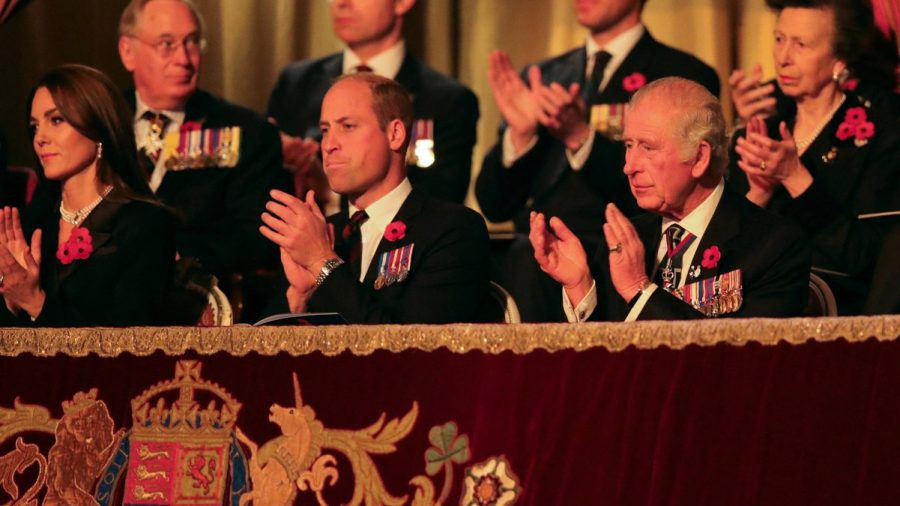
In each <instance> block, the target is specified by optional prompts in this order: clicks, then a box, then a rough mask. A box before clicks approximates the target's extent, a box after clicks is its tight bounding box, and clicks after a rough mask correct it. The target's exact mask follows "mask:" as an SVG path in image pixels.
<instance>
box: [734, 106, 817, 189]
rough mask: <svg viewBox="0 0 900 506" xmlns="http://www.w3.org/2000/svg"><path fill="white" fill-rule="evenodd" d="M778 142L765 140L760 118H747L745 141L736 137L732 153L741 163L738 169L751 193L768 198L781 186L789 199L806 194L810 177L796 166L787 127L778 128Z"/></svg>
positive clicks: (768, 138)
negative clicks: (744, 177)
mask: <svg viewBox="0 0 900 506" xmlns="http://www.w3.org/2000/svg"><path fill="white" fill-rule="evenodd" d="M778 130H779V132H780V133H781V140H780V141H779V140H775V139H772V138H771V137H769V136H768V134H767V132H766V126H765V122H763V120H762V119H761V118H756V117H754V118H751V122H750V124H748V127H747V135H746V137H739V138H738V140H737V146H736V147H735V150H736V151H737V153H738V155H740V157H741V159H740V160H738V167H740V169H741V170H743V171H744V173H746V174H747V177H748V179H749V178H753V180H752V181H751V185H755V187H754V186H751V193H750V194H748V196H749V195H751V194H753V192H754V191H759V192H762V191H768V192H769V195H771V192H772V191H774V188H775V187H777V185H779V184H780V185H783V186H784V187H785V189H786V190H787V191H788V193H790V194H791V196H792V197H796V196H798V195H800V194H801V193H803V192H804V191H806V189H807V188H809V185H810V184H812V176H811V175H810V173H809V171H807V170H806V168H805V167H804V166H803V164H802V163H801V162H800V156H799V154H798V153H797V144H796V142H795V141H794V136H793V135H792V134H791V130H790V129H789V128H788V127H787V124H786V123H785V122H784V121H782V122H781V123H779V125H778Z"/></svg>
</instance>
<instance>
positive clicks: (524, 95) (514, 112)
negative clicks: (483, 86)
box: [488, 51, 540, 151]
mask: <svg viewBox="0 0 900 506" xmlns="http://www.w3.org/2000/svg"><path fill="white" fill-rule="evenodd" d="M488 83H489V84H490V86H491V91H492V92H493V95H494V101H495V102H496V103H497V108H498V109H499V110H500V114H501V115H503V120H504V121H505V122H506V125H507V128H508V130H509V133H510V135H511V137H512V141H513V145H514V146H515V148H516V150H517V151H519V150H521V149H523V148H524V147H525V146H526V145H527V144H528V143H529V142H530V141H531V139H532V138H533V137H534V136H535V135H537V128H538V114H540V107H539V106H538V103H537V99H536V98H535V96H534V94H533V93H532V90H531V89H530V88H528V86H527V85H526V84H525V83H524V82H523V81H522V78H520V77H519V74H517V73H516V71H515V69H513V66H512V62H511V61H510V59H509V55H508V54H506V53H504V52H503V51H493V52H492V53H491V54H490V55H489V56H488Z"/></svg>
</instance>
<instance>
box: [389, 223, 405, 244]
mask: <svg viewBox="0 0 900 506" xmlns="http://www.w3.org/2000/svg"><path fill="white" fill-rule="evenodd" d="M404 237H406V223H403V222H402V221H400V220H397V221H395V222H393V223H391V224H390V225H388V226H387V227H386V228H385V229H384V238H385V239H387V240H388V241H390V242H394V241H399V240H400V239H403V238H404Z"/></svg>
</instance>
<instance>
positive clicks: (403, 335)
mask: <svg viewBox="0 0 900 506" xmlns="http://www.w3.org/2000/svg"><path fill="white" fill-rule="evenodd" d="M898 337H900V316H869V317H862V316H859V317H844V318H793V319H768V318H759V319H748V320H707V321H701V322H696V321H693V322H688V321H685V322H662V321H655V322H635V323H580V324H567V323H547V324H530V325H524V324H523V325H505V324H486V325H471V324H457V325H350V326H326V327H259V328H254V327H215V328H199V327H156V328H153V327H131V328H68V329H32V328H0V356H16V355H21V354H24V353H30V354H33V355H38V356H51V355H55V354H58V353H61V354H64V355H71V356H77V357H81V356H85V355H87V354H89V353H94V354H97V355H99V356H101V357H114V356H117V355H119V354H122V353H131V354H134V355H141V356H143V355H150V354H151V353H154V352H156V351H157V350H161V351H163V352H164V353H165V354H167V355H182V354H184V353H185V352H187V351H189V350H193V351H196V352H198V353H200V354H203V355H211V354H213V353H217V352H226V353H229V354H231V355H237V356H243V355H246V354H248V353H251V352H254V353H259V354H260V355H275V354H276V353H280V352H286V353H289V354H291V355H293V356H297V355H306V354H310V353H314V352H320V353H322V354H325V355H337V354H339V353H343V352H345V351H347V352H350V353H352V354H354V355H369V354H371V353H373V352H375V351H377V350H387V351H391V352H401V351H404V350H410V349H413V350H424V351H433V350H436V349H438V348H442V347H443V348H447V349H449V350H450V351H452V352H454V353H466V352H469V351H475V350H478V351H483V352H486V353H491V354H497V353H501V352H504V351H512V352H513V353H519V354H522V353H529V352H531V351H534V350H538V349H544V350H548V351H561V350H576V351H582V350H587V349H590V348H597V347H599V348H605V349H607V350H609V351H621V350H624V349H625V348H627V347H629V346H634V347H636V348H639V349H652V348H659V347H667V348H672V349H682V348H684V347H685V346H688V345H692V344H693V345H699V346H713V345H716V344H720V343H725V344H731V345H735V346H743V345H744V344H747V343H750V342H755V343H760V344H763V345H774V344H777V343H779V342H787V343H791V344H800V343H804V342H806V341H809V340H813V341H819V342H826V341H834V340H837V339H841V338H843V339H845V340H847V341H850V342H858V341H865V340H867V339H870V338H875V339H877V340H879V341H888V340H894V339H897V338H898Z"/></svg>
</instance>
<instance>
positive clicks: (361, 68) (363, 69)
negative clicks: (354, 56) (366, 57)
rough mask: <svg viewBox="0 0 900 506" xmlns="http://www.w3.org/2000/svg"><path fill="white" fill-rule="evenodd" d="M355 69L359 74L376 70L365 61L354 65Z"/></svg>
mask: <svg viewBox="0 0 900 506" xmlns="http://www.w3.org/2000/svg"><path fill="white" fill-rule="evenodd" d="M353 69H354V70H355V71H356V73H357V74H362V73H363V72H369V73H372V72H374V71H373V70H372V67H370V66H368V65H366V64H365V63H360V64H359V65H357V66H355V67H353Z"/></svg>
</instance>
